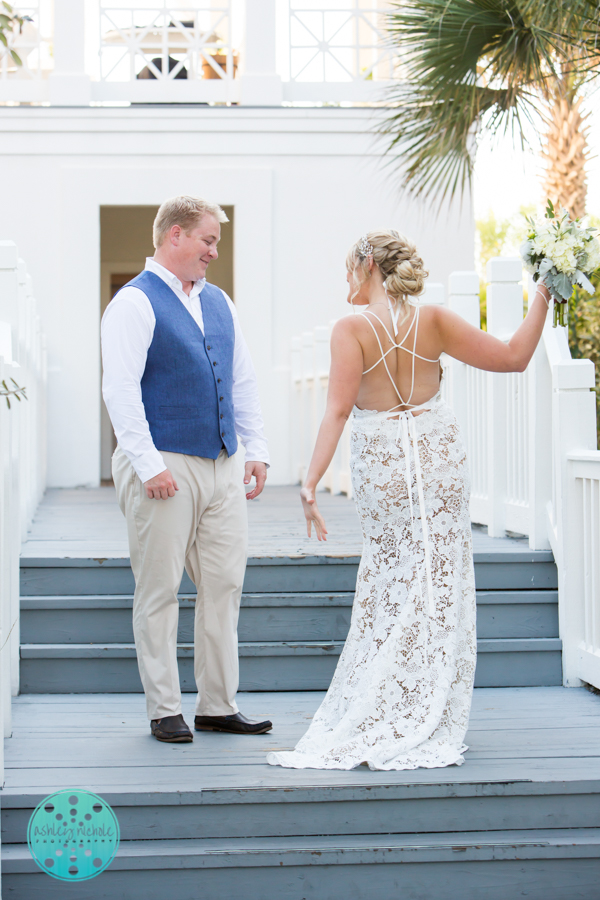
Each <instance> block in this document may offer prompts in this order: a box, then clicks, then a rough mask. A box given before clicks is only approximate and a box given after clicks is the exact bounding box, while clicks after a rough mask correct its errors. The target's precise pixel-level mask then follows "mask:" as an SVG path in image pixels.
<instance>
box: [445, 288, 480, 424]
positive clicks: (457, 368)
mask: <svg viewBox="0 0 600 900" xmlns="http://www.w3.org/2000/svg"><path fill="white" fill-rule="evenodd" d="M448 309H451V310H452V311H453V312H455V313H458V315H459V316H462V318H463V319H466V321H467V322H468V323H469V324H470V325H473V327H474V328H480V327H481V315H480V311H479V275H478V274H477V272H452V274H451V275H450V280H449V290H448ZM444 378H448V398H449V401H450V404H451V406H452V409H453V410H454V414H455V416H456V418H457V419H458V423H459V425H460V427H461V430H462V432H463V434H464V435H465V439H468V437H469V435H468V431H469V411H468V404H469V395H468V384H467V365H466V363H461V362H459V361H458V360H457V359H453V360H452V362H451V363H450V364H449V365H447V366H446V367H445V371H444Z"/></svg>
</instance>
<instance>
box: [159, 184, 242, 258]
mask: <svg viewBox="0 0 600 900" xmlns="http://www.w3.org/2000/svg"><path fill="white" fill-rule="evenodd" d="M206 215H210V216H214V217H215V219H216V220H217V222H221V223H223V222H229V219H228V218H227V216H226V215H225V212H224V211H223V210H222V209H221V207H220V206H219V205H218V204H217V203H209V202H208V200H202V199H201V198H200V197H188V196H186V195H185V194H181V195H180V196H179V197H171V199H170V200H165V202H164V203H163V204H162V206H161V207H160V209H159V210H158V212H157V213H156V218H155V220H154V225H153V228H152V240H153V243H154V248H155V250H158V248H159V247H160V245H161V244H162V243H163V241H164V240H165V238H166V236H167V235H168V233H169V231H170V230H171V228H172V227H173V225H179V226H180V227H181V228H182V229H183V230H184V231H185V233H186V234H189V233H190V231H193V230H194V228H197V227H198V225H199V224H200V221H201V219H202V218H203V217H204V216H206Z"/></svg>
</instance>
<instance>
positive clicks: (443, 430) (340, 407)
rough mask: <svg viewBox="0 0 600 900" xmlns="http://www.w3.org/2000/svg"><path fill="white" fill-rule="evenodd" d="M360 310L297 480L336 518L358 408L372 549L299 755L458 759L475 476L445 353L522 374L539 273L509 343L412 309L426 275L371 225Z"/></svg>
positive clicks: (321, 763) (538, 312)
mask: <svg viewBox="0 0 600 900" xmlns="http://www.w3.org/2000/svg"><path fill="white" fill-rule="evenodd" d="M347 268H348V282H349V284H350V292H349V297H348V301H349V302H350V303H352V304H354V305H355V306H360V307H361V311H360V314H359V315H356V316H348V317H346V318H344V319H341V320H340V321H339V322H337V323H336V325H335V327H334V329H333V333H332V337H331V372H330V378H329V394H328V398H327V410H326V412H325V416H324V418H323V422H322V424H321V428H320V430H319V434H318V437H317V443H316V446H315V450H314V453H313V457H312V460H311V463H310V466H309V469H308V473H307V476H306V482H305V484H304V487H303V488H302V491H301V497H302V503H303V507H304V513H305V516H306V520H307V530H308V534H309V536H310V534H311V527H312V526H313V525H314V527H315V530H316V533H317V538H318V539H319V540H326V535H327V529H326V527H325V522H324V520H323V517H322V516H321V514H320V512H319V510H318V507H317V504H316V502H315V490H316V487H317V485H318V483H319V481H320V479H321V478H322V477H323V474H324V473H325V471H326V469H327V467H328V466H329V463H330V462H331V459H332V457H333V454H334V451H335V448H336V446H337V443H338V441H339V439H340V436H341V434H342V430H343V428H344V424H345V422H346V420H347V419H348V417H349V415H350V413H351V412H352V411H353V412H354V416H353V425H352V437H351V444H352V451H351V467H352V484H353V489H354V493H355V498H356V506H357V509H358V513H359V516H360V519H361V524H362V529H363V536H364V548H363V555H362V560H361V565H360V569H359V572H358V578H357V585H356V596H355V600H354V606H353V612H352V621H351V625H350V631H349V634H348V638H347V640H346V644H345V646H344V650H343V652H342V654H341V656H340V660H339V662H338V665H337V669H336V671H335V674H334V676H333V680H332V682H331V686H330V688H329V690H328V692H327V695H326V697H325V699H324V700H323V703H322V704H321V706H320V707H319V709H318V710H317V713H316V714H315V717H314V719H313V721H312V723H311V725H310V728H309V729H308V731H307V732H306V734H305V735H304V737H303V738H302V739H301V740H300V741H299V743H298V744H297V746H296V748H295V750H294V751H291V752H277V753H269V754H268V757H267V760H268V762H269V763H271V764H273V765H281V766H288V767H292V768H318V769H352V768H354V767H355V766H358V765H361V764H366V765H368V766H369V768H371V769H380V770H387V769H414V768H417V767H419V766H423V767H426V768H437V767H441V766H449V765H453V764H455V765H460V764H461V763H462V762H463V761H464V759H463V756H462V754H463V753H464V751H465V750H466V749H467V747H466V746H465V745H464V743H463V741H464V737H465V734H466V730H467V725H468V719H469V710H470V705H471V697H472V692H473V675H474V671H475V658H476V637H475V581H474V570H473V551H472V545H471V523H470V517H469V475H468V470H467V462H466V457H465V451H464V447H463V444H462V441H461V437H460V433H459V428H458V425H457V422H456V418H455V416H454V414H453V412H452V410H451V409H450V408H449V407H448V406H447V405H446V403H445V402H444V401H443V400H442V399H441V396H440V389H439V388H440V363H439V359H440V355H441V354H442V353H447V354H448V355H450V356H453V357H454V358H455V359H458V360H460V361H461V362H465V363H468V364H469V365H471V366H475V367H476V368H479V369H485V370H487V371H490V372H522V371H524V369H525V368H526V366H527V364H528V362H529V360H530V359H531V357H532V355H533V352H534V350H535V348H536V345H537V343H538V341H539V339H540V336H541V333H542V328H543V326H544V322H545V319H546V312H547V309H548V302H549V294H548V291H547V290H546V288H545V286H543V285H541V286H538V289H537V292H536V294H535V296H534V297H533V299H532V302H531V304H530V307H529V312H528V313H527V316H526V318H525V319H524V321H523V323H522V325H521V326H520V327H519V328H518V330H517V331H516V333H515V334H514V336H513V337H512V338H511V340H510V341H509V342H508V343H506V344H505V343H503V342H502V341H500V340H498V339H497V338H495V337H492V336H491V335H489V334H487V333H486V332H484V331H480V330H478V329H477V328H473V327H472V326H471V325H469V324H468V323H467V322H465V321H464V319H462V318H461V317H460V316H458V315H456V314H455V313H453V312H451V311H450V310H448V309H445V308H444V307H439V306H423V307H421V306H419V304H418V301H416V300H415V298H416V297H418V295H419V294H420V293H421V292H422V290H423V286H424V282H425V278H426V277H427V272H426V271H425V269H424V266H423V261H422V260H421V258H420V257H419V256H418V254H417V252H416V249H415V247H414V246H413V244H411V243H410V242H409V241H408V240H407V239H406V238H405V237H403V236H402V235H400V234H398V232H396V231H375V232H370V233H369V234H367V235H365V237H363V238H361V239H360V241H358V242H357V243H356V244H355V245H354V246H353V247H352V248H351V250H350V253H349V254H348V258H347Z"/></svg>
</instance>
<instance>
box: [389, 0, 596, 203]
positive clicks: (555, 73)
mask: <svg viewBox="0 0 600 900" xmlns="http://www.w3.org/2000/svg"><path fill="white" fill-rule="evenodd" d="M388 32H389V35H390V39H391V41H392V42H393V44H394V45H395V47H396V50H397V53H398V58H399V61H400V66H401V70H402V71H403V76H404V77H403V78H402V80H400V81H398V83H397V85H396V86H395V87H394V88H393V89H392V92H391V95H390V97H389V98H388V100H389V106H388V107H387V110H386V118H385V120H384V123H383V125H381V126H380V131H382V132H383V133H384V134H386V135H387V136H388V137H389V138H391V140H390V143H389V147H388V152H389V153H391V154H392V157H393V159H394V160H397V162H398V163H399V164H400V166H401V178H402V183H403V185H404V186H405V187H406V188H408V189H409V190H410V191H411V192H412V193H414V194H416V195H421V196H423V197H426V198H429V199H432V198H434V197H436V198H438V199H443V198H444V197H452V196H454V195H455V194H456V193H459V194H462V193H463V191H464V189H465V187H467V186H468V185H469V184H470V182H471V178H472V174H473V164H474V151H475V148H476V145H477V137H478V134H479V133H480V132H481V131H482V130H483V129H485V130H488V131H490V132H492V133H498V132H501V131H503V132H506V131H510V132H512V134H513V136H514V137H516V138H517V139H518V140H520V142H521V143H522V144H524V143H527V142H528V134H529V133H531V132H532V131H534V130H535V131H536V132H539V131H540V130H541V131H542V132H545V145H544V149H543V156H544V158H545V161H546V179H545V185H544V192H545V196H546V197H550V198H551V199H552V200H553V201H554V202H555V203H556V204H558V205H559V206H560V205H562V206H565V207H566V208H567V209H569V210H570V212H571V215H572V216H574V217H578V216H580V215H583V214H584V213H585V202H586V176H585V165H586V160H587V156H588V152H587V129H586V127H585V118H586V114H585V113H584V112H583V110H582V104H583V102H584V98H585V90H586V87H587V85H588V84H589V83H590V82H591V81H592V79H593V78H595V77H596V75H597V74H598V72H599V68H600V67H599V62H600V60H599V53H600V48H599V49H597V47H596V44H597V42H598V41H599V39H600V0H569V2H566V0H393V9H392V11H391V12H390V13H389V15H388Z"/></svg>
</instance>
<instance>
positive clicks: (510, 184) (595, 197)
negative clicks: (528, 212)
mask: <svg viewBox="0 0 600 900" xmlns="http://www.w3.org/2000/svg"><path fill="white" fill-rule="evenodd" d="M587 108H588V109H589V111H590V117H589V120H588V125H589V126H590V133H589V137H588V143H589V147H590V156H591V157H594V158H591V159H590V160H589V162H588V166H587V171H588V203H587V211H588V213H592V214H594V215H596V216H600V91H596V92H595V94H594V96H593V97H592V98H590V100H589V101H588V105H587ZM542 171H543V165H542V159H541V157H540V156H539V153H537V152H536V151H535V150H521V149H520V148H518V147H515V144H514V142H513V140H512V138H511V137H502V138H499V139H498V138H495V139H493V140H491V139H489V138H483V139H482V140H481V143H480V145H479V147H478V150H477V157H476V163H475V183H474V208H475V218H476V219H480V218H484V217H486V215H487V214H488V212H489V211H490V210H492V211H493V212H494V214H495V216H496V218H497V219H505V218H512V217H513V216H514V215H516V214H517V213H518V210H519V207H520V206H522V205H526V204H535V205H538V206H541V205H545V198H542V196H541V191H542V187H541V179H540V174H541V173H542ZM542 201H543V204H542Z"/></svg>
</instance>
